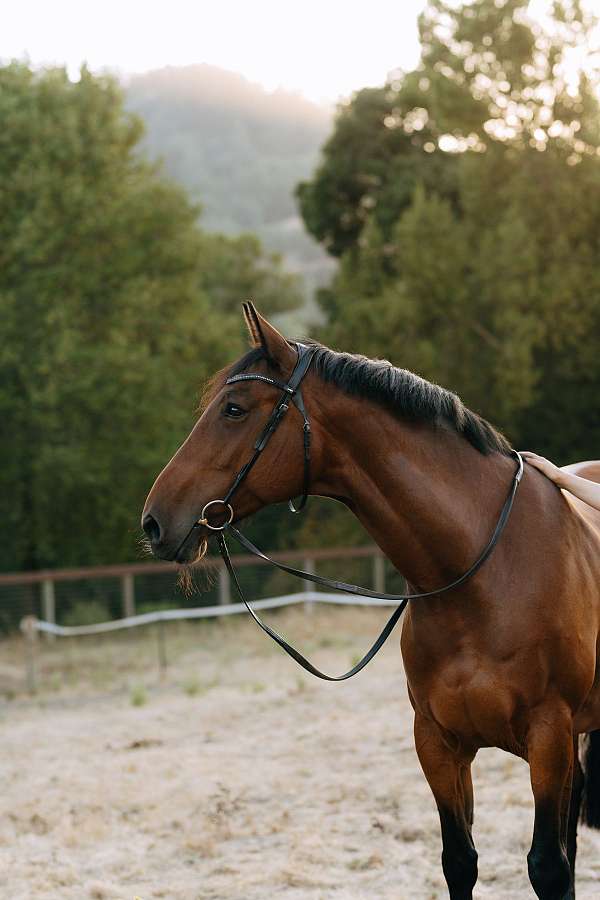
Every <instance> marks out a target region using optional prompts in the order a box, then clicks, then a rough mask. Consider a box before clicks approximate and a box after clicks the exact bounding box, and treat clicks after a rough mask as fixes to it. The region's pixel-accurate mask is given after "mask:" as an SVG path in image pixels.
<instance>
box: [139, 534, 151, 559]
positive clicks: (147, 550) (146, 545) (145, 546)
mask: <svg viewBox="0 0 600 900" xmlns="http://www.w3.org/2000/svg"><path fill="white" fill-rule="evenodd" d="M138 543H139V545H140V549H141V551H142V553H143V554H144V555H147V556H152V544H151V543H150V539H149V538H147V537H141V538H140V539H139V541H138Z"/></svg>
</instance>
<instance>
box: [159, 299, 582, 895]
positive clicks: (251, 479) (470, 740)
mask: <svg viewBox="0 0 600 900" xmlns="http://www.w3.org/2000/svg"><path fill="white" fill-rule="evenodd" d="M244 313H245V318H246V324H247V326H248V329H249V332H250V338H251V345H252V346H251V349H250V351H249V352H248V353H246V354H245V355H244V356H243V357H242V358H241V359H240V360H238V361H237V362H236V363H234V364H233V365H232V366H231V367H230V368H228V369H226V370H224V371H222V372H220V373H217V375H216V376H215V377H214V378H213V380H212V383H211V386H210V388H209V391H208V394H207V397H206V400H205V404H204V411H203V412H202V415H201V416H200V418H199V420H198V422H197V423H196V425H195V426H194V428H193V429H192V431H191V433H190V434H189V436H188V437H187V439H186V440H185V441H184V443H183V444H182V446H181V447H180V448H179V450H178V451H177V452H176V453H175V455H174V456H173V458H172V459H171V461H170V462H169V463H168V464H167V465H166V467H165V468H164V469H163V471H162V472H161V473H160V475H159V476H158V478H157V479H156V481H155V483H154V485H153V487H152V489H151V491H150V494H149V496H148V499H147V501H146V504H145V507H144V511H143V514H142V525H143V528H144V530H145V531H146V533H147V535H148V537H149V538H150V541H151V546H152V550H153V552H154V554H155V555H156V556H158V557H160V558H162V559H169V560H172V559H176V560H177V562H180V563H184V564H185V563H189V562H192V561H193V560H194V559H195V558H197V556H199V555H201V553H202V552H203V551H204V549H205V545H206V538H207V537H208V536H209V533H210V532H209V530H208V528H207V527H204V526H201V527H199V528H195V527H194V523H196V522H197V520H198V516H199V511H200V510H203V508H204V507H205V506H206V505H207V504H208V503H209V502H210V501H211V500H213V498H215V497H224V496H226V493H227V490H228V489H229V488H230V486H231V482H232V478H233V477H234V475H235V473H236V472H238V470H239V469H240V466H242V464H243V463H244V462H245V461H246V459H247V458H248V454H249V452H250V451H251V449H252V447H253V446H254V445H255V440H256V436H257V434H260V433H261V429H263V428H264V425H265V421H266V420H267V419H268V416H269V414H270V413H271V410H272V408H273V387H272V386H271V384H270V383H269V380H272V382H276V383H279V382H280V381H281V380H282V379H283V380H285V379H289V377H290V373H291V372H292V371H293V370H294V368H295V366H296V362H297V359H298V355H297V352H296V349H294V345H293V344H291V343H289V342H288V341H287V340H286V339H285V338H284V337H283V336H282V335H281V334H280V333H279V332H278V331H277V329H276V328H274V326H273V325H271V324H270V323H269V322H268V321H267V320H266V319H265V318H264V317H262V316H261V315H260V314H259V313H258V312H257V311H256V310H255V308H254V306H253V305H252V304H244ZM248 372H249V373H259V374H261V375H263V376H264V378H263V379H261V380H256V379H249V380H244V379H235V376H236V375H239V374H241V373H248ZM231 377H234V383H227V381H228V379H229V378H231ZM303 389H304V402H305V404H306V410H307V414H308V415H309V416H310V421H311V423H312V447H311V457H310V473H309V474H310V493H311V494H314V495H320V496H324V497H330V498H334V499H336V500H338V501H341V502H342V503H344V504H345V505H346V506H347V507H348V508H349V509H350V510H351V511H352V512H353V513H354V515H355V516H357V518H358V519H359V520H360V522H361V523H362V524H363V526H364V527H365V528H366V530H367V531H368V532H369V533H370V535H372V537H373V538H374V540H375V541H376V543H377V544H378V545H379V547H380V548H381V549H382V551H383V552H384V554H385V555H386V556H387V557H388V559H390V560H391V562H392V563H393V565H394V566H395V567H396V569H397V570H398V571H399V572H401V573H402V574H403V575H404V576H405V578H406V579H407V582H408V584H409V585H410V587H411V589H412V590H416V591H419V592H426V591H430V590H435V589H436V588H438V587H439V586H440V585H441V584H446V583H447V582H451V581H452V580H454V579H455V578H456V576H457V575H459V574H460V573H461V572H464V571H465V570H466V569H468V567H469V566H470V565H471V564H472V562H473V560H474V559H476V557H477V555H478V553H479V552H480V550H481V548H482V547H483V546H484V545H485V543H486V540H487V539H488V538H489V535H490V533H491V531H492V529H493V526H494V523H495V521H496V519H497V518H498V514H499V511H500V510H501V508H502V504H503V502H504V500H505V496H506V493H507V490H508V487H509V485H510V482H511V479H512V478H513V473H514V468H515V461H514V455H513V451H511V448H510V445H509V444H508V442H507V441H506V439H505V438H504V437H503V436H502V435H501V434H500V433H499V432H498V431H496V430H495V429H494V428H493V427H492V426H491V425H490V424H489V423H488V422H486V421H485V420H484V419H482V418H481V417H480V416H478V415H476V414H475V413H473V412H471V411H470V410H469V409H467V408H466V407H465V406H464V405H463V404H462V402H461V401H460V400H459V398H458V397H457V396H456V395H455V394H453V393H451V392H450V391H447V390H445V389H443V388H441V387H438V386H437V385H433V384H430V383H429V382H427V381H425V380H424V379H422V378H420V377H419V376H417V375H414V374H412V373H410V372H408V371H406V370H404V369H398V368H395V367H394V366H392V365H391V364H390V363H388V362H386V361H381V360H379V361H373V360H369V359H366V358H365V357H362V356H354V355H351V354H348V353H338V352H335V351H333V350H330V349H328V348H327V347H324V346H321V345H316V347H315V350H314V353H313V357H312V365H311V368H310V370H309V371H308V372H307V374H306V377H305V379H304V384H303ZM300 425H301V418H300V417H299V415H298V411H297V410H292V411H291V412H290V413H289V414H288V415H287V416H286V417H285V418H284V419H282V421H281V423H280V427H279V428H278V429H277V431H276V433H274V434H273V435H272V439H271V441H270V443H269V447H268V452H267V453H266V454H265V458H263V459H261V461H260V463H259V464H258V465H256V466H254V468H253V469H252V471H251V472H249V473H248V475H247V478H245V480H244V482H243V484H241V485H240V487H239V490H238V491H237V493H236V497H235V512H233V511H232V516H234V518H235V520H236V521H239V520H241V519H244V518H245V517H247V516H250V515H251V514H252V513H254V512H256V511H257V510H259V509H261V508H263V507H265V506H267V505H269V504H272V503H278V502H282V501H286V500H289V499H290V498H292V497H294V496H297V495H298V493H299V491H300V490H301V487H302V485H303V483H304V475H305V472H304V466H303V459H302V453H301V438H300V436H299V431H301V429H300ZM267 456H268V459H267V458H266V457H267ZM574 470H575V469H574ZM576 471H577V472H578V474H580V475H583V476H584V477H588V478H591V479H593V480H598V481H600V463H598V462H596V463H580V464H579V465H578V466H577V467H576ZM201 521H202V522H204V523H206V522H207V520H206V519H205V518H204V519H202V520H201ZM599 632H600V514H599V513H598V512H596V511H594V510H592V509H591V508H590V507H589V506H587V505H586V504H584V503H582V502H581V501H578V500H576V499H575V498H571V497H567V496H566V495H565V494H563V493H562V492H561V491H560V490H559V489H558V488H557V487H556V486H555V485H554V484H553V483H552V482H550V481H549V480H548V479H546V478H545V477H544V476H543V475H542V474H541V473H540V472H538V471H537V470H535V469H534V468H533V467H530V466H527V467H526V469H525V474H524V477H523V480H522V484H521V486H520V489H519V493H518V495H517V497H516V500H515V504H514V509H513V512H512V515H511V518H510V521H509V522H508V524H507V526H506V529H505V531H504V533H503V535H502V537H501V539H500V540H499V542H498V544H497V546H496V548H495V550H494V553H493V554H492V555H491V556H490V557H489V559H487V561H486V562H485V565H483V566H482V567H481V568H480V569H479V570H478V571H477V573H476V574H475V575H474V576H473V578H471V579H470V580H469V581H468V582H467V583H466V584H463V585H461V586H460V587H459V588H457V589H456V590H453V591H452V592H451V593H449V594H447V595H446V596H444V597H430V598H425V599H420V600H416V601H412V602H411V603H410V604H409V606H408V609H407V612H406V615H405V618H404V622H403V628H402V636H401V650H402V656H403V660H404V666H405V670H406V676H407V684H408V693H409V698H410V702H411V704H412V706H413V709H414V737H415V746H416V750H417V754H418V758H419V761H420V764H421V767H422V769H423V772H424V774H425V777H426V779H427V781H428V782H429V785H430V787H431V790H432V792H433V795H434V798H435V802H436V804H437V808H438V812H439V817H440V824H441V836H442V867H443V871H444V876H445V878H446V882H447V885H448V891H449V896H450V898H451V900H469V898H472V892H473V887H474V885H475V883H476V880H477V852H476V850H475V846H474V844H473V839H472V834H471V828H472V823H473V787H472V781H471V763H472V761H473V759H474V757H475V755H476V753H477V751H478V750H479V749H480V748H482V747H499V748H501V749H503V750H506V751H508V752H509V753H513V754H515V755H516V756H519V757H521V758H522V759H524V760H526V761H527V762H528V763H529V767H530V773H531V788H532V792H533V798H534V805H535V821H534V829H533V840H532V844H531V849H530V851H529V853H528V856H527V860H528V871H529V877H530V881H531V884H532V886H533V889H534V891H535V893H536V894H537V896H538V897H540V898H542V900H568V898H574V897H575V882H574V872H575V854H576V834H577V824H578V821H579V817H580V807H581V805H582V801H583V820H584V821H585V822H586V823H587V824H588V825H591V826H594V827H600V666H598V665H597V661H598V654H599V640H598V638H599ZM580 735H588V737H587V739H586V758H585V765H584V767H583V768H582V765H581V764H580V760H579V753H578V750H579V736H580ZM584 770H585V774H584Z"/></svg>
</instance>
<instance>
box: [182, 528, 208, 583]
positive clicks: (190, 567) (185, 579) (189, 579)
mask: <svg viewBox="0 0 600 900" xmlns="http://www.w3.org/2000/svg"><path fill="white" fill-rule="evenodd" d="M207 550H208V541H207V540H206V538H204V539H203V540H201V541H200V543H199V544H198V552H197V553H196V556H195V557H194V559H193V560H192V561H191V562H189V563H184V564H183V565H180V566H179V575H178V577H177V586H178V587H179V589H180V590H181V592H182V593H183V594H185V596H186V597H191V596H192V594H193V593H194V587H195V582H194V566H195V565H196V563H199V562H200V560H201V559H203V557H204V556H206V551H207Z"/></svg>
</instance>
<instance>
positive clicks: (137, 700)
mask: <svg viewBox="0 0 600 900" xmlns="http://www.w3.org/2000/svg"><path fill="white" fill-rule="evenodd" d="M129 701H130V703H131V705H132V706H145V705H146V703H147V702H148V691H147V690H146V688H145V687H144V685H143V684H135V685H134V686H133V687H132V688H131V691H130V693H129Z"/></svg>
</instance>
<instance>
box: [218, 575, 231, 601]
mask: <svg viewBox="0 0 600 900" xmlns="http://www.w3.org/2000/svg"><path fill="white" fill-rule="evenodd" d="M230 603H231V581H230V578H229V572H228V571H227V569H226V568H225V566H224V565H222V566H221V567H220V568H219V604H220V605H221V606H228V605H229V604H230Z"/></svg>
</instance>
